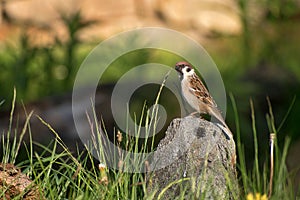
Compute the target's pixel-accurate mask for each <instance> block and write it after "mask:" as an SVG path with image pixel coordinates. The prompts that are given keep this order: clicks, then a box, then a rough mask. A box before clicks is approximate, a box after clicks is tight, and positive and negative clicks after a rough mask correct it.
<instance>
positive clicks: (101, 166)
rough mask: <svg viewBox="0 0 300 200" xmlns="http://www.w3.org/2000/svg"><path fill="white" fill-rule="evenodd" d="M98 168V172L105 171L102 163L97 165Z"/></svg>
mask: <svg viewBox="0 0 300 200" xmlns="http://www.w3.org/2000/svg"><path fill="white" fill-rule="evenodd" d="M98 168H99V170H100V171H103V170H105V169H106V165H105V164H103V163H100V164H99V165H98Z"/></svg>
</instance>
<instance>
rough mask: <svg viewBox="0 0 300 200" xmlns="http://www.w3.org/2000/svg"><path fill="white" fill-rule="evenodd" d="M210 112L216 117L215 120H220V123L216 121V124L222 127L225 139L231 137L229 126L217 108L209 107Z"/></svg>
mask: <svg viewBox="0 0 300 200" xmlns="http://www.w3.org/2000/svg"><path fill="white" fill-rule="evenodd" d="M210 112H211V113H210V114H211V115H212V116H213V117H215V118H217V120H219V121H220V122H221V124H219V123H217V126H218V127H219V128H221V129H222V131H223V132H224V133H225V135H226V136H227V139H232V138H233V134H232V132H231V130H230V128H229V127H228V126H227V124H226V122H225V120H224V118H223V117H222V115H221V112H220V111H219V110H218V109H217V108H216V109H213V108H212V109H210Z"/></svg>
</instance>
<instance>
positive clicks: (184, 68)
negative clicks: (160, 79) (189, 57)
mask: <svg viewBox="0 0 300 200" xmlns="http://www.w3.org/2000/svg"><path fill="white" fill-rule="evenodd" d="M175 69H176V71H177V72H178V74H179V75H180V77H181V78H184V77H185V76H190V75H192V74H193V73H194V69H193V67H192V66H191V64H190V63H188V62H184V61H181V62H178V63H176V64H175Z"/></svg>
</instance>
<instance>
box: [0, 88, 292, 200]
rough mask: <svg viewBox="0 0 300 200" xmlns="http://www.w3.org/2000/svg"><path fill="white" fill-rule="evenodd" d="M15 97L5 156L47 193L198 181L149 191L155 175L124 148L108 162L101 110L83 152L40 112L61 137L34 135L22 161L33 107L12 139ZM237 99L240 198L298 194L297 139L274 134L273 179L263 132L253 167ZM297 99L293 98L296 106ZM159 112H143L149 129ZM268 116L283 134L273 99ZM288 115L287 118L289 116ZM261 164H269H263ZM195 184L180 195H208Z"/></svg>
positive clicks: (133, 148) (121, 140)
mask: <svg viewBox="0 0 300 200" xmlns="http://www.w3.org/2000/svg"><path fill="white" fill-rule="evenodd" d="M161 91H162V87H161V89H160V90H159V91H158V97H157V100H156V104H157V103H158V99H159V95H160V93H161ZM15 99H16V93H15V95H14V101H13V107H12V109H11V118H10V125H9V130H8V131H7V133H6V134H4V135H2V138H1V142H2V143H1V144H2V150H3V158H2V161H1V162H2V163H12V164H14V165H17V166H18V167H21V169H22V171H23V173H25V174H26V175H28V176H29V177H30V178H31V180H33V184H35V185H37V187H38V189H39V192H40V194H41V195H43V196H44V197H45V198H46V199H95V198H97V199H156V198H158V199H159V198H162V197H163V195H164V193H165V192H166V191H167V190H168V188H169V187H170V186H172V185H174V184H180V183H181V182H182V181H193V180H194V181H195V179H193V177H189V178H185V179H179V180H176V181H174V182H170V183H169V185H168V186H166V188H162V189H161V192H160V193H158V192H157V191H156V190H153V191H151V192H150V193H149V191H147V184H148V183H149V181H150V182H151V180H147V178H146V176H145V174H143V173H130V172H126V171H128V170H129V168H127V169H126V167H128V166H126V163H130V162H131V161H132V160H130V159H132V158H130V157H128V156H127V155H122V154H120V155H118V157H117V160H115V161H117V162H116V163H117V164H118V169H113V168H109V164H108V163H106V161H108V160H107V155H105V150H104V148H106V147H107V146H105V144H103V143H101V142H99V141H101V139H100V138H101V137H106V134H105V130H104V132H103V131H100V127H99V126H98V120H97V117H96V115H95V113H94V116H90V124H94V125H96V126H93V125H92V126H91V128H92V127H95V130H93V131H94V134H95V137H94V141H93V143H92V144H90V145H87V146H86V149H85V150H84V151H82V150H78V152H77V156H75V154H74V152H73V153H71V152H70V151H69V149H68V148H67V146H66V145H65V144H64V143H63V141H62V140H61V139H60V136H59V134H58V133H57V132H56V131H55V130H54V129H53V128H52V127H51V125H50V124H48V123H47V122H45V121H44V120H43V119H42V118H40V117H38V118H39V119H40V121H41V123H43V124H44V125H45V126H47V127H48V128H49V129H50V130H51V131H52V133H53V134H54V135H55V137H56V139H55V140H54V141H53V142H52V143H50V144H49V145H48V146H43V145H41V144H37V143H35V142H33V141H32V139H30V141H29V144H27V145H26V146H25V149H26V152H27V159H26V160H24V161H22V162H19V163H16V158H17V156H18V151H19V149H20V144H21V143H22V137H23V135H24V133H25V132H27V133H28V134H30V135H31V129H30V123H29V119H30V118H31V116H32V112H31V113H29V114H28V115H27V120H26V122H25V124H24V128H23V130H22V131H21V136H20V137H19V138H17V136H16V134H13V136H14V137H13V140H9V139H8V138H9V137H11V136H12V135H11V133H13V132H14V133H17V130H13V128H12V121H13V117H14V105H15ZM231 101H232V105H233V109H234V113H235V122H236V123H235V125H236V136H235V140H236V143H237V152H238V153H237V154H238V164H237V169H238V172H239V174H238V177H239V180H240V181H239V183H240V186H239V188H240V194H239V195H238V193H236V194H234V196H233V197H234V199H249V200H250V199H257V198H256V197H257V196H259V195H260V198H261V199H265V197H266V196H267V195H269V198H270V199H294V198H295V195H294V191H293V185H292V182H291V177H290V174H289V172H288V170H287V167H286V164H285V161H286V156H287V151H288V147H289V144H290V141H291V140H290V138H289V137H286V141H285V144H284V147H283V149H280V148H279V146H278V145H277V140H276V139H275V140H274V166H273V167H274V169H273V170H274V171H273V177H272V179H270V163H269V160H270V154H269V156H267V158H265V159H261V158H260V154H258V149H259V148H260V146H258V140H257V139H258V138H257V139H254V147H255V149H256V150H255V153H254V166H253V168H252V169H247V168H246V158H245V156H244V145H245V143H244V142H243V141H241V138H240V134H241V131H242V129H241V128H242V127H240V122H239V115H238V109H237V106H236V102H235V99H234V97H233V95H231ZM268 101H269V100H268ZM292 105H293V103H292V104H291V106H292ZM250 106H251V109H252V115H251V116H252V127H253V137H257V134H261V133H260V132H259V130H256V127H255V112H254V110H255V108H254V105H253V103H252V101H250ZM290 110H291V109H289V110H288V112H287V115H288V113H289V111H290ZM157 113H158V112H157V110H156V109H154V110H152V111H151V112H146V113H145V115H146V116H147V117H146V118H143V117H141V119H142V118H143V119H146V120H148V121H146V123H145V124H146V127H148V128H146V130H147V131H154V130H155V126H156V123H157V120H158V118H159V116H158V115H157ZM142 116H143V114H142ZM266 119H267V123H268V124H269V127H270V134H273V133H275V134H278V132H277V130H278V129H277V128H276V127H277V126H276V125H275V121H274V115H273V111H272V107H271V104H270V101H269V113H268V114H267V118H266ZM283 119H284V121H285V120H286V116H285V117H284V118H283ZM136 123H137V124H139V125H141V121H136ZM151 124H152V125H153V128H150V127H151ZM280 126H281V125H280ZM91 131H92V130H91ZM126 131H127V132H128V131H134V132H135V135H136V136H138V135H139V134H140V133H139V131H140V129H139V127H138V126H137V127H136V128H135V130H126ZM116 132H117V133H116V138H115V142H116V143H115V145H116V146H117V147H118V148H120V149H125V150H127V151H130V152H134V153H138V152H146V149H145V147H146V146H147V143H148V142H150V143H152V141H151V140H150V141H147V140H145V141H144V142H145V143H144V144H143V145H141V144H140V141H139V139H138V137H132V136H128V134H127V133H126V132H124V133H121V132H120V131H116ZM103 134H104V135H103ZM280 134H283V133H280ZM30 138H31V137H30ZM152 139H153V138H152ZM152 145H153V143H152ZM247 145H248V144H247ZM35 147H39V148H41V149H42V151H41V152H39V153H37V152H35V151H34V149H35ZM151 148H152V149H153V148H154V147H153V146H152V147H151ZM59 149H60V150H59ZM92 150H96V152H97V155H98V158H100V159H99V160H100V161H98V160H95V159H94V158H93V155H92ZM133 159H136V161H137V162H136V163H138V164H139V165H138V166H137V169H139V168H140V167H141V166H143V165H144V166H146V165H147V163H146V160H141V159H140V157H135V158H133ZM139 159H140V160H139ZM261 162H263V163H261ZM261 166H263V167H262V168H261ZM146 167H147V166H146ZM270 182H273V184H270ZM227 184H228V187H229V188H233V187H235V186H233V185H232V183H231V181H230V180H229V179H228V181H227ZM192 185H194V186H193V188H192V190H191V193H190V194H189V193H188V194H186V195H181V196H178V197H177V199H185V198H186V197H187V196H189V197H190V198H191V199H205V198H204V197H205V195H204V193H202V194H201V193H199V188H195V184H192ZM271 189H272V190H271ZM185 190H186V189H183V193H184V191H185ZM4 193H5V191H0V198H3V195H4ZM21 197H22V194H20V195H18V197H16V199H18V198H21Z"/></svg>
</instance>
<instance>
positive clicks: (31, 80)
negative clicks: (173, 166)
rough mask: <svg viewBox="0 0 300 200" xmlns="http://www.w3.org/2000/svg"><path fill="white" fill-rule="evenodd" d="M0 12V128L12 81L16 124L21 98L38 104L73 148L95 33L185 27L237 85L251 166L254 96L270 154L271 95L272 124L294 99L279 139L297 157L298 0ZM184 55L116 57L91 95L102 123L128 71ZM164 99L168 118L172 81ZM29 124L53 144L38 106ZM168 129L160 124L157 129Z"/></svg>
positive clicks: (146, 96)
mask: <svg viewBox="0 0 300 200" xmlns="http://www.w3.org/2000/svg"><path fill="white" fill-rule="evenodd" d="M0 15H1V16H0V71H1V73H0V102H2V101H3V103H2V105H1V107H0V110H1V113H0V127H1V133H5V130H7V129H8V124H9V113H10V108H11V102H12V96H13V88H14V87H15V88H16V90H17V110H16V112H15V121H14V126H15V127H16V126H20V127H21V126H22V125H23V123H24V121H25V115H24V109H23V106H22V103H23V104H24V107H25V108H26V110H27V112H30V111H31V110H34V114H35V115H39V116H41V117H42V118H43V119H44V120H45V121H46V122H47V123H49V124H50V125H51V126H52V127H53V128H54V129H55V130H56V131H57V132H58V133H59V134H60V136H61V137H62V138H63V139H64V141H65V142H66V143H67V144H68V145H70V146H72V148H75V146H74V145H75V144H76V143H77V142H78V144H80V139H79V138H78V136H77V134H76V131H75V129H74V122H73V118H72V110H71V103H72V102H71V101H72V86H73V81H74V78H75V76H76V72H77V70H78V68H79V67H80V64H81V63H82V61H83V60H84V58H85V57H86V56H87V55H88V54H89V52H90V51H91V50H92V49H93V48H94V47H95V46H96V45H97V44H98V43H99V42H101V41H103V40H104V39H107V38H109V37H111V36H113V35H114V34H116V33H119V32H121V31H126V30H129V29H133V28H138V27H146V26H157V27H165V28H170V29H174V30H176V31H179V32H181V33H183V34H186V35H188V36H189V37H191V38H192V39H194V40H195V41H197V42H198V43H200V44H201V45H202V46H203V47H204V48H205V49H206V50H207V51H208V53H209V54H210V55H211V57H212V59H213V60H214V61H215V63H216V64H217V66H218V68H219V70H220V73H221V75H222V77H223V80H224V84H225V87H226V90H227V93H228V94H229V93H231V94H233V96H234V97H235V100H236V102H237V108H238V111H239V117H240V126H241V133H242V142H244V143H245V152H246V156H247V157H248V158H249V159H247V162H248V165H249V166H252V158H253V145H252V144H253V135H252V129H251V114H250V104H249V100H250V98H251V99H253V102H254V107H255V116H256V122H257V124H256V126H257V132H258V137H259V140H258V141H259V147H260V148H259V151H260V155H267V153H268V145H269V138H268V137H269V130H268V126H267V121H266V113H268V112H269V107H268V104H267V100H266V98H267V96H268V97H269V98H270V101H271V104H272V108H273V113H274V116H275V124H276V126H279V125H280V124H281V122H282V120H284V118H285V115H286V114H287V112H288V110H289V108H290V107H291V106H292V107H291V110H290V112H289V114H288V117H287V118H286V121H285V123H284V124H283V125H282V128H281V130H280V132H279V133H278V143H279V146H282V145H283V143H284V138H285V137H286V136H289V137H291V138H292V144H291V147H290V153H289V157H288V165H289V167H290V168H291V169H295V168H297V167H299V166H300V158H299V156H298V155H297V154H298V153H299V152H300V145H298V144H299V142H300V134H299V121H300V100H299V96H300V87H299V86H300V57H299V52H300V37H299V34H300V1H298V0H279V1H272V0H266V1H247V0H236V1H233V0H225V1H221V0H216V1H199V0H192V1H189V2H182V1H179V0H170V1H163V0H155V1H147V0H132V1H103V0H100V1H97V0H85V1H79V0H67V1H63V2H62V1H59V0H48V1H38V0H12V1H5V0H2V1H1V0H0ZM178 48H180V47H178ZM178 59H180V58H179V57H178V56H177V55H172V54H171V53H168V52H163V51H158V50H141V51H139V52H132V53H129V54H128V55H123V56H122V57H120V59H118V60H117V61H116V62H114V63H112V65H111V68H110V70H108V71H107V73H106V76H105V78H104V80H103V83H104V84H103V85H102V87H100V88H98V90H97V95H96V102H95V105H96V112H97V113H98V114H99V118H101V117H102V118H103V121H104V124H105V126H106V129H107V130H108V131H110V132H111V133H113V130H114V126H115V124H114V121H113V119H112V116H111V111H110V109H109V108H110V96H111V92H112V90H113V85H114V83H115V82H116V81H117V80H118V78H119V77H121V76H122V74H124V73H126V71H128V70H130V69H131V68H132V67H133V66H136V65H140V64H144V63H148V62H157V63H162V64H166V65H169V66H171V67H173V65H174V64H175V63H176V62H177V61H178ZM200 73H201V72H200ZM158 88H159V87H158V86H157V85H148V86H145V87H142V88H140V89H139V90H138V91H136V93H135V95H134V98H132V99H133V100H132V102H131V104H130V105H131V107H132V110H131V111H130V113H131V115H132V116H133V113H139V112H140V111H141V110H142V106H143V104H144V102H145V100H146V101H147V103H149V105H152V104H153V103H154V101H155V95H156V94H157V90H158ZM149 91H150V92H149ZM153 91H154V92H153ZM294 99H295V101H294V103H293V104H292V102H293V100H294ZM161 102H162V104H163V105H164V104H165V105H166V110H167V112H168V121H167V123H169V122H170V121H171V120H172V119H173V118H175V117H179V116H180V111H179V110H178V109H177V108H178V101H177V100H176V98H175V97H174V96H172V94H171V92H170V91H164V92H163V94H162V95H161ZM227 103H228V107H227V108H228V109H227V118H226V120H227V122H228V125H229V127H232V130H233V132H235V122H234V113H233V108H232V104H231V101H230V99H229V98H228V102H227ZM167 126H168V124H166V127H167ZM2 130H4V131H2ZM18 131H20V128H19V130H18ZM31 131H32V134H33V138H34V140H35V141H37V142H40V143H44V144H47V143H48V142H49V140H50V139H51V138H53V134H51V132H50V131H49V129H48V128H47V127H45V126H44V125H43V124H42V123H41V122H40V121H39V120H38V119H37V118H36V117H35V116H33V117H32V120H31ZM87 131H88V130H87ZM163 134H164V132H163V131H162V133H161V134H160V135H159V136H158V137H159V138H161V137H163ZM260 158H261V159H264V156H261V157H260ZM298 179H300V175H299V176H298Z"/></svg>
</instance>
